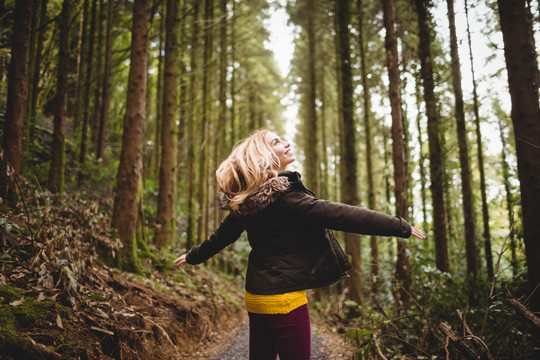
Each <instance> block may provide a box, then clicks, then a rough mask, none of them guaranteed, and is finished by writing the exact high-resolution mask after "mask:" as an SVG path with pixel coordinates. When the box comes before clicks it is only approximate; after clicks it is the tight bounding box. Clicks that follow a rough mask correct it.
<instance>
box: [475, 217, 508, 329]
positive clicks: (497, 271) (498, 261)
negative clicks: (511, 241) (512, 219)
mask: <svg viewBox="0 0 540 360" xmlns="http://www.w3.org/2000/svg"><path fill="white" fill-rule="evenodd" d="M512 231H514V224H512V225H511V226H510V231H509V232H508V235H506V239H504V242H503V244H502V247H501V251H500V253H499V254H498V255H499V257H498V259H497V266H496V267H495V274H494V275H493V281H492V282H491V289H490V290H489V298H488V304H487V305H486V314H485V316H484V323H483V324H482V330H480V338H483V337H484V330H485V328H486V324H487V319H488V314H489V299H491V297H492V296H493V292H494V291H495V283H496V282H497V275H498V274H499V266H500V264H501V258H502V255H503V254H504V247H505V246H506V242H507V241H508V238H509V237H510V235H511V234H512Z"/></svg>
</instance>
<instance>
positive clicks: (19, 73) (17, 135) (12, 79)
mask: <svg viewBox="0 0 540 360" xmlns="http://www.w3.org/2000/svg"><path fill="white" fill-rule="evenodd" d="M32 9H33V1H32V0H17V1H16V2H15V11H14V17H15V19H17V21H15V22H14V24H13V40H12V43H11V61H10V63H9V70H8V93H7V104H6V120H5V122H4V139H3V148H4V157H5V159H4V161H2V168H1V169H0V197H2V198H3V199H5V197H6V195H8V193H9V194H11V195H13V194H14V192H12V191H11V190H9V189H13V188H12V184H11V183H10V181H11V180H10V178H11V177H10V176H9V175H10V174H8V164H7V163H6V161H7V162H8V163H9V166H10V167H11V168H12V169H13V175H14V176H15V177H17V176H19V175H21V171H22V166H23V127H24V113H25V102H26V98H27V96H28V75H27V72H26V71H27V66H26V63H27V59H28V47H29V44H30V30H31V26H32ZM9 172H11V171H9ZM11 195H10V197H11ZM12 199H13V198H12Z"/></svg>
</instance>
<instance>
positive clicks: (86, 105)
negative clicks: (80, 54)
mask: <svg viewBox="0 0 540 360" xmlns="http://www.w3.org/2000/svg"><path fill="white" fill-rule="evenodd" d="M96 8H97V0H92V9H91V10H90V11H91V15H90V29H89V30H88V35H89V37H88V48H87V49H86V50H87V51H88V52H87V56H86V70H85V74H86V82H85V84H84V95H83V104H82V106H83V109H82V128H81V152H80V153H79V162H80V163H81V164H84V162H85V161H86V152H87V147H88V144H87V143H88V140H87V138H88V135H87V132H88V125H89V124H88V118H89V113H90V88H91V84H92V62H93V59H94V38H95V32H96V30H95V29H96ZM79 176H82V174H79Z"/></svg>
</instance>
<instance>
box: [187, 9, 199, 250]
mask: <svg viewBox="0 0 540 360" xmlns="http://www.w3.org/2000/svg"><path fill="white" fill-rule="evenodd" d="M199 5H200V4H199V1H198V0H193V24H192V27H191V31H192V32H191V56H190V59H191V60H190V65H191V76H190V83H189V100H188V103H189V106H190V109H189V111H188V114H189V115H188V116H189V118H188V121H187V128H188V137H189V139H188V154H187V168H188V169H187V178H188V185H187V199H186V202H187V229H186V233H187V244H186V247H187V248H188V249H189V248H191V247H193V246H194V245H195V239H194V236H195V119H196V118H197V107H196V106H195V101H196V99H197V91H196V88H197V78H198V76H197V72H198V67H199V64H198V58H199V43H198V36H199Z"/></svg>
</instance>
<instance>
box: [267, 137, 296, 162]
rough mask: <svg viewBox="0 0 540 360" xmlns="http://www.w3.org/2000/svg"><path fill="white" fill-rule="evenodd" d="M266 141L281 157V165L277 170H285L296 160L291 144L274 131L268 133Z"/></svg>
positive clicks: (279, 157)
mask: <svg viewBox="0 0 540 360" xmlns="http://www.w3.org/2000/svg"><path fill="white" fill-rule="evenodd" d="M266 141H267V142H268V144H270V146H271V147H272V150H274V153H275V154H276V155H277V157H278V159H279V164H280V166H279V169H277V170H285V168H286V167H287V165H289V164H290V163H292V162H293V161H294V160H296V157H295V156H294V153H293V151H292V149H291V144H289V143H288V142H286V141H284V140H281V138H280V137H279V136H277V135H276V134H274V133H273V132H269V133H268V134H266Z"/></svg>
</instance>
